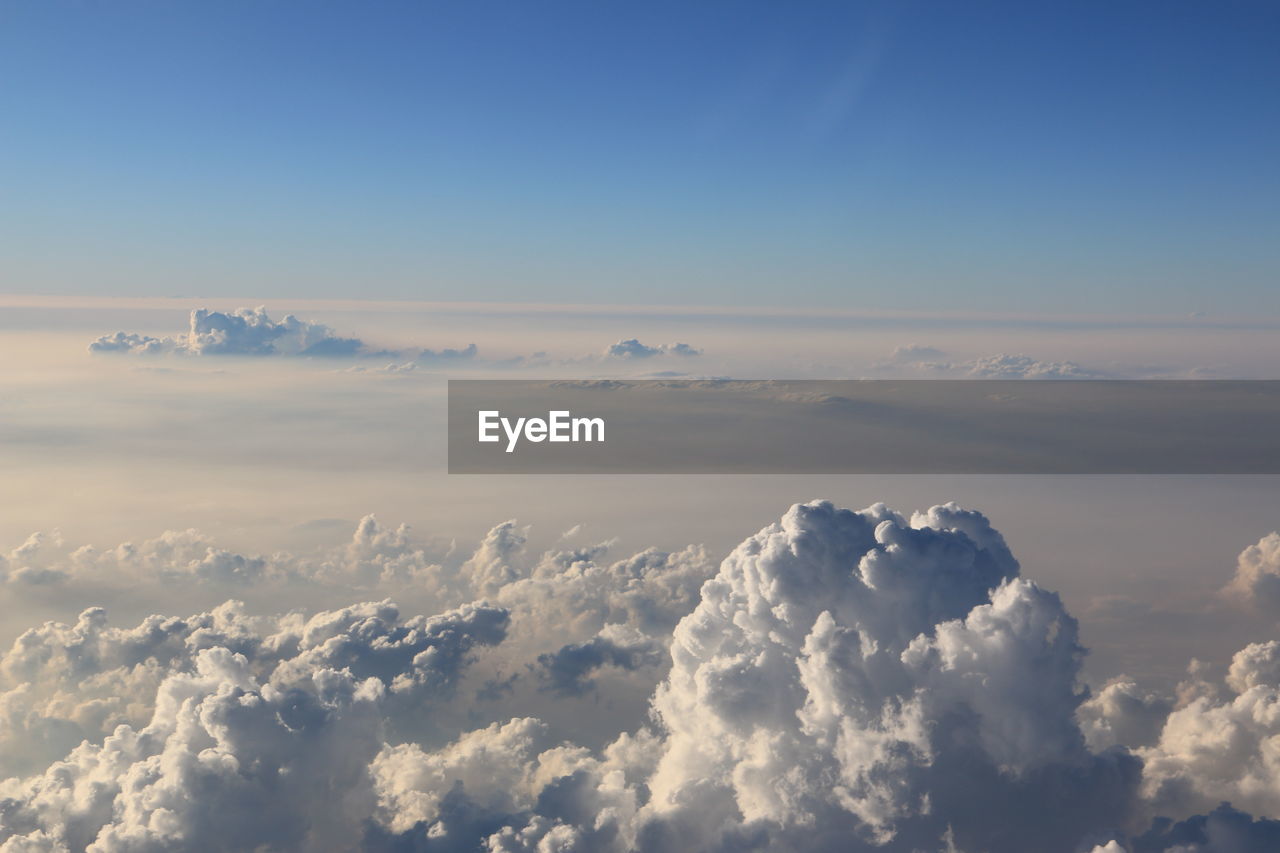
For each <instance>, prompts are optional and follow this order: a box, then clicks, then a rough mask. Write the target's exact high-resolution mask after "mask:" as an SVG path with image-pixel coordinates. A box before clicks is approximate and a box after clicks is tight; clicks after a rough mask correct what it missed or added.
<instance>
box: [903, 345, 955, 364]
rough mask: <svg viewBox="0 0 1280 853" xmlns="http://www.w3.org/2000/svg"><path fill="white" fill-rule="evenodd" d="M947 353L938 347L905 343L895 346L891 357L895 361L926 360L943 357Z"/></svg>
mask: <svg viewBox="0 0 1280 853" xmlns="http://www.w3.org/2000/svg"><path fill="white" fill-rule="evenodd" d="M945 355H946V353H945V352H943V351H942V350H940V349H938V348H937V347H930V346H924V345H922V344H905V345H904V346H900V347H894V348H893V354H892V355H891V356H890V358H892V359H893V360H894V361H925V360H928V359H936V358H942V357H943V356H945Z"/></svg>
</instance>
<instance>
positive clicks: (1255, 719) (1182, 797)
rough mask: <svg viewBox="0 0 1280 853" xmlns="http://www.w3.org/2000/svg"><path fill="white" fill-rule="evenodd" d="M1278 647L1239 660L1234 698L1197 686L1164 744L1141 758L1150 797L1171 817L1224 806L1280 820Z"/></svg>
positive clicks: (1163, 735) (1172, 719)
mask: <svg viewBox="0 0 1280 853" xmlns="http://www.w3.org/2000/svg"><path fill="white" fill-rule="evenodd" d="M1278 647H1280V644H1277V643H1275V642H1270V643H1258V644H1254V645H1250V646H1248V647H1246V648H1245V649H1242V650H1241V651H1239V652H1237V653H1236V655H1235V657H1234V658H1233V660H1232V662H1231V667H1230V670H1229V672H1228V675H1227V686H1228V688H1229V692H1228V693H1227V695H1225V696H1220V695H1219V693H1220V691H1218V690H1217V689H1209V688H1208V687H1199V686H1196V685H1190V687H1192V688H1194V689H1187V688H1184V690H1183V700H1184V704H1183V705H1182V707H1179V708H1177V709H1176V710H1174V711H1173V712H1172V713H1171V714H1169V716H1168V719H1167V720H1166V722H1165V724H1164V727H1163V729H1162V730H1161V732H1160V737H1159V740H1158V741H1157V742H1156V743H1155V744H1154V745H1153V746H1151V747H1147V748H1143V749H1139V750H1137V752H1138V754H1139V755H1140V756H1141V757H1142V759H1143V761H1144V765H1145V766H1144V771H1143V792H1144V795H1145V796H1146V797H1147V798H1148V799H1149V800H1151V802H1152V803H1153V804H1154V807H1155V808H1156V809H1157V810H1158V811H1159V812H1160V813H1163V814H1173V815H1189V814H1193V813H1195V812H1198V811H1206V810H1208V809H1211V808H1213V807H1214V806H1216V805H1217V804H1218V803H1220V802H1222V801H1230V802H1232V803H1233V804H1234V805H1236V806H1238V807H1241V808H1244V809H1246V810H1248V811H1251V812H1254V813H1256V814H1265V815H1275V814H1280V679H1277V677H1276V676H1277V674H1280V665H1278V664H1277V657H1278V654H1277V648H1278Z"/></svg>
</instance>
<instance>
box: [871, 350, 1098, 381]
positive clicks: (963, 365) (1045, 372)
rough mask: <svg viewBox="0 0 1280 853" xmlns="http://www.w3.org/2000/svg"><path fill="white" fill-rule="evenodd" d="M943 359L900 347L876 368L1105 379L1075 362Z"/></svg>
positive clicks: (981, 376) (969, 375)
mask: <svg viewBox="0 0 1280 853" xmlns="http://www.w3.org/2000/svg"><path fill="white" fill-rule="evenodd" d="M943 355H945V353H943V352H942V351H941V350H937V349H935V348H933V347H927V346H919V345H917V344H909V345H907V346H903V347H897V348H896V349H894V351H893V353H892V354H891V355H890V357H889V358H888V359H883V360H881V361H878V362H876V363H875V364H874V367H875V369H876V370H878V371H881V372H889V373H899V374H900V373H902V372H904V371H906V372H909V373H915V374H924V375H926V376H932V377H936V378H940V379H941V378H965V379H1097V378H1101V377H1103V376H1104V375H1105V374H1103V373H1100V372H1098V371H1095V370H1090V369H1088V368H1086V367H1083V366H1082V365H1080V364H1077V363H1076V362H1074V361H1042V360H1040V359H1036V358H1032V357H1031V356H1029V355H1021V354H1018V355H1010V354H1007V353H997V354H996V355H988V356H981V357H978V358H974V359H970V360H967V361H944V360H940V358H941V356H943Z"/></svg>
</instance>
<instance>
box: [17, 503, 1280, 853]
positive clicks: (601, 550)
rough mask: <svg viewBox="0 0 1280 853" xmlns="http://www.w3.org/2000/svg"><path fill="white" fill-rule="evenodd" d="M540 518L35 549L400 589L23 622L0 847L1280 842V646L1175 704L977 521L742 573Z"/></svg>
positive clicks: (741, 565)
mask: <svg viewBox="0 0 1280 853" xmlns="http://www.w3.org/2000/svg"><path fill="white" fill-rule="evenodd" d="M528 541H529V537H528V531H527V530H526V529H525V528H522V527H520V526H519V525H518V524H517V523H516V522H514V521H509V522H504V523H502V524H499V525H497V526H495V527H494V528H493V529H492V530H491V531H490V532H489V533H488V534H487V535H486V536H485V537H484V539H483V541H482V542H480V543H479V545H478V546H477V547H476V548H475V549H474V550H471V551H469V552H465V553H459V552H458V551H457V549H456V548H453V547H447V548H443V549H438V548H435V547H433V546H430V545H428V544H424V543H420V542H416V541H415V540H414V539H413V538H412V537H411V535H410V533H409V531H408V530H407V529H406V528H404V527H403V526H401V527H388V526H385V525H382V524H380V523H379V522H378V521H377V520H376V519H374V518H373V517H372V516H370V517H367V518H365V519H363V520H362V521H361V522H360V524H359V525H358V526H357V528H356V531H355V533H354V534H353V536H352V537H351V539H350V540H349V541H348V542H347V543H345V544H343V545H341V546H340V547H338V548H335V549H330V550H326V551H322V552H319V553H316V554H311V555H298V554H274V555H269V556H251V555H242V554H235V553H232V552H228V551H224V550H221V549H219V548H218V547H217V546H216V545H215V544H213V543H212V542H210V541H209V540H207V539H206V538H205V537H203V536H201V535H200V534H199V533H197V532H195V531H185V532H175V533H169V534H165V535H163V536H161V537H157V538H156V539H154V540H149V541H147V542H144V543H140V544H139V545H136V546H135V545H122V546H119V547H117V548H114V549H109V550H105V551H101V552H99V551H94V550H92V549H85V548H76V549H72V548H70V546H67V545H65V544H64V543H62V542H61V541H60V540H59V538H58V537H57V536H56V535H53V534H50V535H48V536H36V537H32V538H31V539H29V540H27V541H26V542H25V543H23V544H22V545H21V546H19V547H18V548H16V549H13V550H12V551H10V552H9V553H8V555H7V556H6V557H5V570H6V572H7V577H8V578H9V580H10V582H15V580H17V581H20V580H21V579H22V578H23V577H24V573H27V574H30V575H32V576H33V577H34V576H36V575H40V576H42V577H45V578H46V582H48V583H57V582H59V578H63V579H66V578H72V579H75V578H87V577H88V576H90V575H93V576H96V577H99V578H102V577H108V578H109V577H111V576H119V578H120V579H121V582H122V583H123V582H128V581H129V580H130V579H133V580H134V582H136V579H139V578H152V579H153V580H155V581H157V582H160V583H164V582H178V583H184V584H192V583H194V584H197V585H198V586H197V587H196V588H203V587H205V586H208V587H209V588H214V589H220V588H222V587H223V586H229V587H236V586H238V587H241V588H258V587H261V586H262V585H268V584H277V585H286V586H287V585H291V584H296V585H297V588H298V589H299V590H302V589H310V590H315V589H321V590H323V589H331V590H332V591H334V592H335V593H336V592H337V591H338V590H342V589H359V590H363V591H367V592H369V593H370V594H371V597H369V598H368V599H367V600H365V601H363V602H361V603H357V604H350V605H345V606H340V607H333V608H328V609H320V610H313V611H310V612H305V611H296V612H291V613H286V614H278V615H257V614H254V613H252V612H250V610H249V609H248V608H246V607H245V605H243V604H240V603H238V602H235V601H228V602H227V603H225V604H222V605H220V606H218V607H214V608H211V609H208V610H204V611H201V612H197V613H195V614H193V615H188V616H180V617H179V616H159V615H157V616H152V617H149V618H147V619H144V620H142V621H141V622H139V623H138V624H137V625H135V626H133V627H124V628H119V627H115V626H113V625H112V624H111V622H110V620H109V619H108V615H107V613H106V611H104V610H103V609H102V608H91V609H88V610H86V611H84V612H83V613H82V614H81V615H80V617H79V619H78V620H76V621H75V622H74V623H71V624H62V623H57V622H50V623H46V624H44V625H42V626H39V627H36V628H33V629H31V630H29V631H27V632H25V633H24V634H23V635H22V636H20V637H19V638H18V639H17V641H16V642H15V643H14V645H13V647H12V648H11V649H10V650H9V651H8V652H7V653H6V654H4V656H3V657H2V658H0V765H2V767H3V775H5V776H8V777H10V778H8V780H7V781H5V782H3V783H0V850H3V851H18V850H77V851H78V850H93V851H143V850H148V851H149V850H193V851H194V850H200V851H204V850H210V851H212V850H228V851H230V850H246V849H258V848H261V849H273V850H335V851H336V850H354V849H363V850H370V851H380V850H387V851H390V850H405V849H414V850H437V849H439V850H486V849H487V850H491V851H517V850H524V851H534V850H537V851H627V850H645V851H649V850H652V851H658V850H663V851H670V850H705V851H713V850H730V849H732V850H778V851H782V850H841V851H850V850H853V851H856V850H868V851H871V850H884V851H903V853H905V852H906V851H939V853H941V851H957V850H960V851H970V853H976V851H990V853H1001V851H1010V853H1012V851H1018V853H1025V851H1027V850H1036V851H1046V853H1053V851H1062V852H1063V853H1075V851H1095V853H1116V851H1126V853H1143V851H1174V850H1178V851H1182V853H1188V851H1200V853H1235V851H1256V850H1266V849H1271V846H1272V845H1273V844H1274V842H1275V839H1276V838H1277V834H1278V833H1280V824H1277V823H1276V822H1274V821H1272V820H1270V819H1269V818H1271V817H1272V816H1274V815H1276V814H1277V813H1280V759H1278V758H1277V756H1276V754H1273V753H1275V752H1276V748H1275V746H1274V743H1280V642H1275V641H1271V642H1261V643H1257V644H1254V645H1251V646H1249V647H1247V648H1246V649H1244V650H1242V651H1241V652H1239V653H1238V654H1237V655H1236V656H1235V657H1234V659H1233V660H1232V661H1231V664H1230V667H1229V669H1228V670H1227V672H1226V675H1225V677H1224V678H1223V679H1222V681H1221V682H1216V681H1214V680H1211V679H1209V678H1208V677H1207V676H1206V674H1205V672H1204V670H1203V668H1202V667H1196V668H1194V669H1193V671H1192V672H1191V674H1190V675H1189V676H1188V679H1187V680H1186V681H1185V682H1184V683H1183V684H1182V685H1181V687H1180V688H1179V691H1178V695H1177V696H1176V697H1163V696H1160V695H1158V694H1155V693H1152V692H1150V691H1147V690H1144V689H1143V688H1142V687H1141V686H1140V684H1139V683H1138V682H1137V681H1135V680H1133V679H1125V678H1120V679H1116V680H1114V681H1113V682H1111V683H1109V684H1107V685H1106V686H1105V687H1104V688H1103V689H1101V690H1100V691H1098V692H1097V693H1096V694H1094V695H1091V694H1090V692H1089V690H1088V689H1087V688H1086V687H1085V686H1084V685H1083V684H1082V683H1081V680H1080V667H1081V661H1082V659H1083V656H1084V654H1085V650H1084V649H1083V647H1082V646H1081V643H1080V638H1079V636H1078V630H1077V626H1076V622H1075V620H1074V619H1072V617H1071V616H1070V614H1069V613H1067V611H1066V609H1065V608H1064V606H1063V604H1062V601H1061V600H1060V599H1059V598H1058V596H1056V595H1055V594H1053V593H1052V592H1049V591H1047V590H1044V589H1042V588H1040V587H1039V586H1037V585H1036V584H1035V583H1034V582H1032V581H1030V580H1028V579H1026V578H1024V577H1022V572H1021V567H1020V566H1019V564H1018V562H1017V561H1016V560H1015V559H1014V557H1013V555H1012V554H1011V553H1010V551H1009V548H1008V547H1007V545H1006V543H1005V541H1004V539H1003V537H1002V536H1001V535H1000V534H999V533H998V532H997V531H996V530H995V529H994V528H993V527H992V526H991V524H990V523H989V522H988V520H987V519H986V518H985V517H984V516H983V515H981V514H980V513H978V512H975V511H971V510H966V509H963V508H961V507H959V506H956V505H954V504H946V505H941V506H935V507H933V508H931V509H929V510H928V511H925V512H921V513H915V514H913V515H910V516H905V515H902V514H899V513H897V512H895V511H893V510H891V509H889V508H888V507H886V506H884V505H875V506H872V507H869V508H867V509H865V510H862V511H860V512H852V511H849V510H843V509H838V508H836V507H834V506H832V505H831V504H828V503H825V502H815V503H810V504H801V505H797V506H794V507H792V508H791V509H790V510H789V511H788V512H787V513H786V514H785V515H784V516H783V517H782V518H781V519H780V520H779V521H778V522H776V523H773V524H770V525H768V526H767V527H765V528H764V529H762V530H761V531H760V532H759V533H757V534H755V535H754V536H751V537H749V538H748V539H746V540H745V541H744V542H742V544H741V545H739V546H738V547H737V548H736V549H734V551H733V552H732V553H731V554H730V555H729V556H728V557H727V558H726V559H725V560H724V561H723V562H722V563H721V564H720V566H719V567H718V569H717V568H716V567H714V566H713V565H711V564H710V563H709V561H708V560H707V556H706V554H705V552H703V551H702V550H701V549H698V548H689V549H686V550H684V551H681V552H677V553H663V552H658V551H652V550H650V551H642V552H640V553H638V554H636V555H634V556H632V557H629V558H626V559H621V560H610V559H607V555H608V552H609V550H610V547H611V545H610V544H609V543H603V544H599V545H590V546H582V547H570V548H567V549H564V550H553V551H549V552H547V553H544V554H541V555H538V556H534V555H530V554H528V553H527V546H528ZM391 590H398V591H399V592H403V593H405V594H407V595H410V596H411V597H413V598H414V599H415V600H419V601H427V600H430V601H434V602H437V604H438V609H437V610H434V611H429V612H436V613H437V614H438V615H426V613H421V614H417V615H415V613H414V611H411V610H406V609H405V608H404V607H403V606H397V605H396V604H393V603H392V602H391V600H390V599H387V598H385V597H384V598H378V597H377V596H378V595H379V594H381V593H386V592H389V591H391ZM399 592H397V597H399ZM1224 801H1230V802H1231V803H1232V805H1230V806H1227V805H1221V804H1222V803H1223V802H1224ZM1255 815H1256V817H1255ZM1158 816H1164V817H1159V818H1158Z"/></svg>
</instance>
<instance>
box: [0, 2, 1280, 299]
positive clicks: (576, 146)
mask: <svg viewBox="0 0 1280 853" xmlns="http://www.w3.org/2000/svg"><path fill="white" fill-rule="evenodd" d="M1277 36H1280V7H1277V6H1276V5H1275V4H1273V3H1265V2H1257V3H1239V2H1222V3H1204V2H1199V3H1180V2H1169V3H1124V2H1096V3H1094V2H1079V3H1070V4H1048V3H1026V2H1017V3H984V2H964V3H955V2H925V3H921V2H898V3H884V4H870V3H852V2H840V3H819V2H812V3H781V2H776V3H755V2H724V3H717V2H698V3H689V2H683V3H661V2H646V3H628V4H623V3H616V2H599V0H597V2H582V3H558V2H556V3H551V2H548V3H531V2H470V3H447V4H446V3H425V2H380V1H379V0H372V2H370V0H364V1H363V2H354V0H316V2H282V0H252V2H242V0H219V2H203V3H197V2H163V1H162V0H110V2H98V0H78V2H69V0H42V2H12V0H0V134H2V136H3V144H0V229H2V230H3V236H2V237H0V240H2V241H3V242H4V244H5V246H4V258H5V260H4V263H3V276H4V279H3V282H0V289H3V290H4V291H6V292H18V293H70V294H92V295H103V294H113V295H116V294H118V295H184V296H192V295H200V296H208V297H210V298H215V297H219V296H226V297H232V296H236V297H248V296H252V297H259V298H264V299H265V298H272V297H279V298H285V297H331V296H333V297H336V296H368V297H375V298H419V299H429V300H486V301H487V300H514V301H545V302H600V303H694V304H726V303H729V304H739V303H746V304H758V305H787V306H815V307H820V306H839V307H846V308H860V307H865V308H894V309H929V310H944V311H947V310H973V311H1037V312H1040V311H1043V312H1060V311H1096V312H1113V311H1114V312H1141V313H1171V314H1184V313H1187V312H1192V311H1205V312H1208V313H1211V314H1219V313H1222V314H1252V315H1256V314H1264V315H1277V314H1280V288H1277V287H1276V286H1275V283H1276V281H1275V279H1276V271H1277V256H1278V254H1280V252H1278V250H1277V249H1276V248H1275V247H1276V246H1277V245H1280V233H1278V232H1280V167H1278V166H1277V161H1278V160H1280V158H1277V156H1276V153H1277V152H1278V151H1280V96H1278V91H1280V86H1278V84H1280V51H1276V50H1275V44H1276V41H1277Z"/></svg>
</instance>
